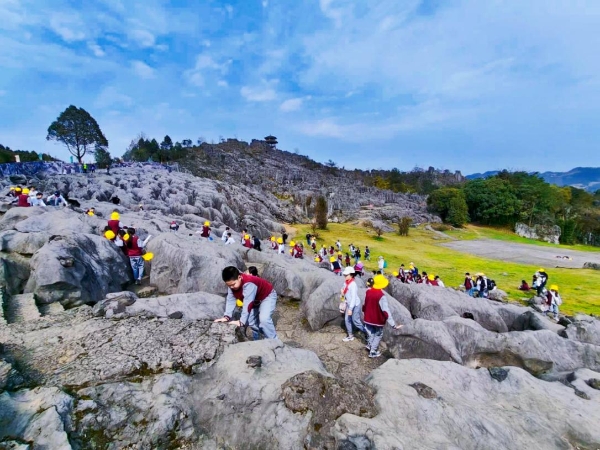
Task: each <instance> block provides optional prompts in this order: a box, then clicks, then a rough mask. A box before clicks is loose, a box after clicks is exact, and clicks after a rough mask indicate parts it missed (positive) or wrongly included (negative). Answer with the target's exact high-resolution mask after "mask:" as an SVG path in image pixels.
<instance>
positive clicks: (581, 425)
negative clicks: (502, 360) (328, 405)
mask: <svg viewBox="0 0 600 450" xmlns="http://www.w3.org/2000/svg"><path fill="white" fill-rule="evenodd" d="M505 369H506V370H507V371H508V375H507V377H506V379H505V380H504V381H502V382H499V381H497V380H495V379H493V378H492V377H491V376H490V374H489V373H488V371H487V370H473V369H468V368H465V367H461V366H459V365H456V364H453V363H449V362H438V361H429V360H423V359H419V360H389V361H388V362H386V363H385V364H384V365H382V366H381V367H379V368H378V369H376V370H375V371H374V372H372V374H371V375H370V376H369V378H368V382H369V384H370V385H371V386H372V387H373V388H374V389H375V390H376V391H377V394H376V403H377V407H378V409H379V413H378V415H377V416H376V417H374V418H364V417H356V416H353V415H350V414H345V415H343V416H342V417H341V418H340V419H338V420H337V422H336V426H335V430H334V434H335V438H336V444H337V446H338V447H337V448H377V449H392V448H461V449H478V448H489V449H492V448H494V449H509V448H548V449H550V448H595V447H597V446H598V445H599V444H600V428H598V426H597V425H598V421H600V408H599V403H598V401H597V400H596V401H594V400H592V401H590V400H584V399H582V398H580V397H578V396H577V395H575V393H574V391H573V389H571V388H569V387H566V386H564V385H563V384H561V383H558V382H553V383H549V382H546V381H541V380H538V379H536V378H533V377H531V376H530V375H529V374H528V373H527V372H525V371H523V370H521V369H519V368H517V367H506V368H505ZM416 383H420V384H422V385H424V386H427V387H429V388H430V389H431V390H432V391H433V392H434V393H435V396H433V397H432V396H425V397H424V396H422V395H420V394H419V392H418V390H417V389H416V388H415V387H414V386H415V384H416ZM575 411H576V413H574V412H575Z"/></svg>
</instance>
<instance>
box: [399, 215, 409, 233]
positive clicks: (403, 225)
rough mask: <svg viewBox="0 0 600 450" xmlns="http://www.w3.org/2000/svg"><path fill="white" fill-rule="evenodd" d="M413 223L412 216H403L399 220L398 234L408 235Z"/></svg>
mask: <svg viewBox="0 0 600 450" xmlns="http://www.w3.org/2000/svg"><path fill="white" fill-rule="evenodd" d="M411 225H412V219H411V218H410V217H402V218H401V219H400V220H398V234H399V235H400V236H408V231H409V229H410V226H411Z"/></svg>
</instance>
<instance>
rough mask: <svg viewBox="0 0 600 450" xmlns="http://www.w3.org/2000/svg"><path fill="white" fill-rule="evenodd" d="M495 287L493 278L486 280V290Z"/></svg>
mask: <svg viewBox="0 0 600 450" xmlns="http://www.w3.org/2000/svg"><path fill="white" fill-rule="evenodd" d="M495 287H496V282H495V281H494V280H488V281H487V288H488V291H491V290H493V289H494V288H495Z"/></svg>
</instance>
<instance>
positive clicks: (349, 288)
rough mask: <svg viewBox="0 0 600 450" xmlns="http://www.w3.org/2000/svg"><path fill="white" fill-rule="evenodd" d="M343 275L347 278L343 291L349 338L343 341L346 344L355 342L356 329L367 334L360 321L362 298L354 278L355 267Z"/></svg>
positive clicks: (345, 320)
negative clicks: (359, 295)
mask: <svg viewBox="0 0 600 450" xmlns="http://www.w3.org/2000/svg"><path fill="white" fill-rule="evenodd" d="M342 275H344V277H345V278H346V279H345V281H344V286H343V287H342V289H341V293H342V298H344V301H345V302H346V310H345V311H344V322H345V323H346V332H347V333H348V336H346V337H345V338H344V339H342V340H343V341H344V342H350V341H353V340H354V330H353V328H352V327H353V326H354V328H356V329H358V330H360V331H362V332H363V333H365V334H367V330H365V327H364V325H363V324H362V322H361V320H360V298H359V297H358V286H357V285H356V281H355V280H354V277H356V273H355V272H354V268H353V267H346V268H345V269H344V272H342Z"/></svg>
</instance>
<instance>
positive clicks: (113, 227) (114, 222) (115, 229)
mask: <svg viewBox="0 0 600 450" xmlns="http://www.w3.org/2000/svg"><path fill="white" fill-rule="evenodd" d="M108 226H109V228H110V229H111V230H112V232H113V233H115V236H116V235H117V234H118V233H119V221H118V220H109V221H108Z"/></svg>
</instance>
